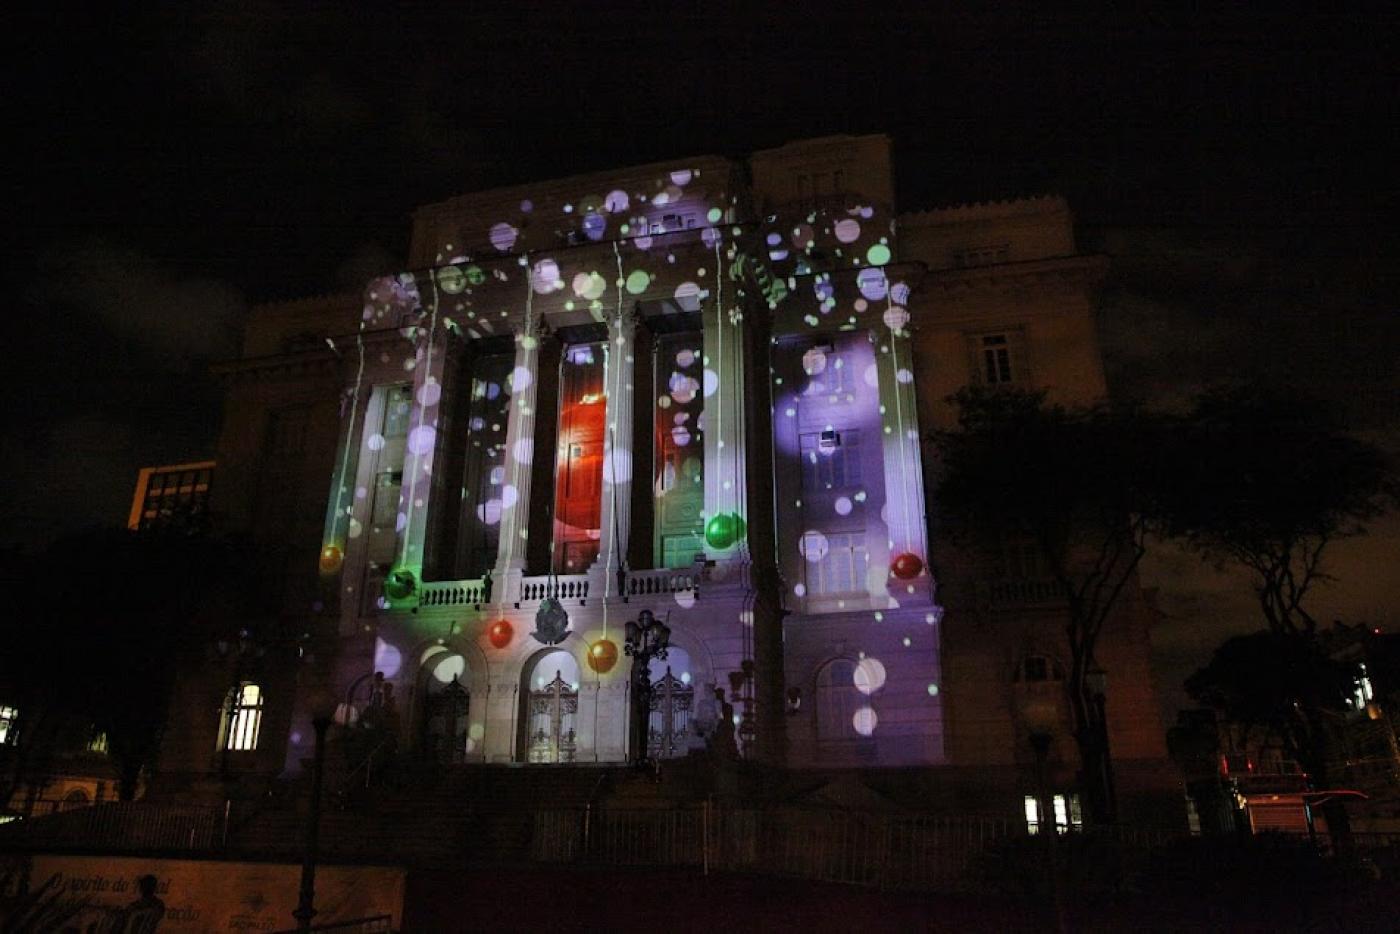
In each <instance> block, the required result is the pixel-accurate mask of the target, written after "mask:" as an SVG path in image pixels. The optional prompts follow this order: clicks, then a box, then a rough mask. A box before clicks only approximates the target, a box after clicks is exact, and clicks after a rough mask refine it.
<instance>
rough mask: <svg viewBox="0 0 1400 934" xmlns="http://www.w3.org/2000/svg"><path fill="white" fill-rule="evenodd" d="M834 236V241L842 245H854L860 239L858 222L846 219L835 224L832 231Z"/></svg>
mask: <svg viewBox="0 0 1400 934" xmlns="http://www.w3.org/2000/svg"><path fill="white" fill-rule="evenodd" d="M832 232H833V233H835V234H836V239H837V240H840V241H841V242H842V243H855V242H856V241H857V240H859V239H860V221H857V220H852V219H851V218H849V217H848V218H846V219H845V220H839V221H837V222H836V226H835V227H834V228H833V230H832Z"/></svg>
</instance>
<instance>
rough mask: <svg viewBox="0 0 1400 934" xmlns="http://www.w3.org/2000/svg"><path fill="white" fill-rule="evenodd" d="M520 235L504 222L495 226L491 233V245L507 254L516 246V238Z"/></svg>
mask: <svg viewBox="0 0 1400 934" xmlns="http://www.w3.org/2000/svg"><path fill="white" fill-rule="evenodd" d="M518 234H519V231H517V230H516V229H515V228H514V227H512V226H511V225H509V224H507V223H505V222H504V221H503V222H501V223H499V224H493V225H492V227H491V233H490V239H491V245H492V246H493V247H495V248H496V249H498V250H500V251H501V252H502V253H505V252H506V251H508V250H509V249H510V248H511V247H513V246H515V238H516V236H517V235H518Z"/></svg>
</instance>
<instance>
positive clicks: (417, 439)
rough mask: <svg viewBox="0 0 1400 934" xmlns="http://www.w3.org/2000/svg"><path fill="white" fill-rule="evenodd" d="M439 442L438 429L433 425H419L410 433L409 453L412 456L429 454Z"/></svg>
mask: <svg viewBox="0 0 1400 934" xmlns="http://www.w3.org/2000/svg"><path fill="white" fill-rule="evenodd" d="M436 441H437V429H436V428H434V427H433V426H432V425H419V426H418V427H417V428H415V429H413V430H412V431H410V432H409V433H408V452H409V453H410V454H418V455H420V456H421V455H423V454H428V453H431V452H432V450H433V444H434V442H436Z"/></svg>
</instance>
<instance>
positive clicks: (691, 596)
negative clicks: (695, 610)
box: [676, 590, 695, 610]
mask: <svg viewBox="0 0 1400 934" xmlns="http://www.w3.org/2000/svg"><path fill="white" fill-rule="evenodd" d="M676 604H677V605H678V606H680V608H681V609H682V610H688V609H690V608H691V607H693V606H695V591H693V590H677V591H676Z"/></svg>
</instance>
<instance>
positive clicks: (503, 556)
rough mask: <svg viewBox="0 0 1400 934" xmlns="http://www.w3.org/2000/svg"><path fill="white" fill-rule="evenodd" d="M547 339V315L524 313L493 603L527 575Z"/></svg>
mask: <svg viewBox="0 0 1400 934" xmlns="http://www.w3.org/2000/svg"><path fill="white" fill-rule="evenodd" d="M543 337H544V320H543V317H542V316H540V315H536V314H533V313H528V314H526V316H525V321H524V323H523V324H522V325H521V327H520V330H518V331H517V332H516V334H515V369H514V370H512V371H511V376H510V414H509V416H508V417H507V420H506V463H505V468H506V471H505V481H504V485H503V486H502V489H501V541H500V546H499V550H498V551H497V554H496V570H495V573H494V575H493V576H494V578H495V587H496V592H495V594H493V595H492V599H493V600H497V601H500V600H503V599H504V597H503V594H512V593H517V592H518V591H519V583H520V578H521V577H522V576H523V575H524V573H525V557H526V543H527V542H526V540H527V538H528V535H529V521H530V487H531V483H530V478H531V472H532V470H531V468H532V465H533V463H534V459H535V456H536V455H537V454H543V455H546V456H547V454H548V452H538V451H536V450H535V418H536V399H537V398H538V392H539V383H540V372H539V360H540V344H541V341H542V339H543ZM502 588H505V589H502Z"/></svg>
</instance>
